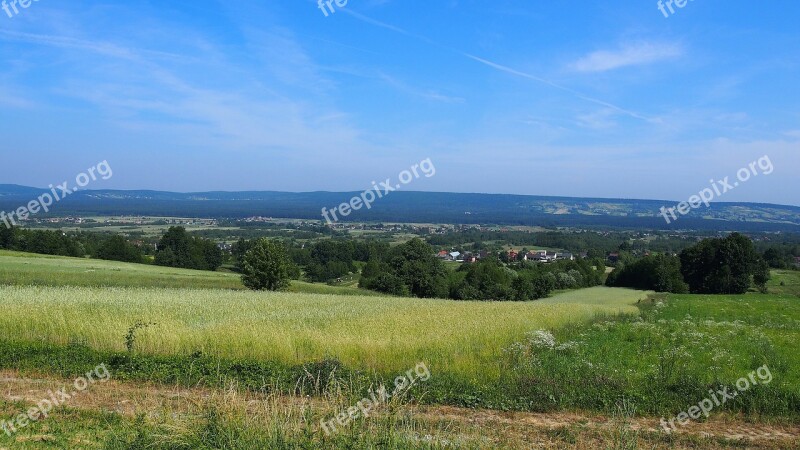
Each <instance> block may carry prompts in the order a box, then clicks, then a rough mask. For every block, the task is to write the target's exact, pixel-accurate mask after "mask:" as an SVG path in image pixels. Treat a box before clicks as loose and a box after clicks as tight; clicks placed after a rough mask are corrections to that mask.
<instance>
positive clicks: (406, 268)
mask: <svg viewBox="0 0 800 450" xmlns="http://www.w3.org/2000/svg"><path fill="white" fill-rule="evenodd" d="M604 270H605V265H604V264H603V263H602V262H599V263H598V267H595V266H593V265H592V264H591V263H589V262H587V261H584V260H578V261H559V262H556V263H552V264H536V263H528V262H520V263H513V264H504V263H503V262H502V261H500V259H498V257H497V255H490V256H488V257H487V258H483V259H481V260H480V261H479V262H476V263H471V264H463V265H462V266H460V267H459V268H458V269H457V270H456V271H454V272H450V271H448V270H447V268H446V267H445V265H444V263H443V262H442V261H441V260H440V259H438V258H437V257H436V256H435V253H434V250H433V247H431V246H430V245H428V244H427V243H425V242H424V241H422V240H420V239H413V240H411V241H409V242H407V243H405V244H402V245H399V246H397V247H394V248H392V249H391V250H390V251H389V252H388V253H387V254H386V256H385V258H383V259H373V260H370V261H369V262H368V263H367V265H366V266H365V267H364V270H363V271H362V274H361V282H360V286H361V287H363V288H365V289H371V290H375V291H379V292H385V293H388V294H393V295H411V296H415V297H422V298H431V297H437V298H452V299H456V300H498V301H501V300H518V301H524V300H535V299H538V298H543V297H546V296H548V295H549V294H550V293H551V292H552V291H553V290H554V289H570V288H579V287H589V286H596V285H598V284H601V283H602V277H603V273H604Z"/></svg>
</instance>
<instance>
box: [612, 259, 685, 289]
mask: <svg viewBox="0 0 800 450" xmlns="http://www.w3.org/2000/svg"><path fill="white" fill-rule="evenodd" d="M606 285H608V286H616V287H631V288H635V289H642V290H653V291H656V292H672V293H675V294H684V293H687V292H689V285H687V284H686V282H685V281H683V275H682V274H681V261H680V259H678V258H677V257H675V256H671V255H649V256H645V257H644V258H642V259H639V260H636V261H633V262H631V263H628V264H624V263H621V264H618V265H617V268H616V269H614V271H613V272H611V273H610V274H609V275H608V278H607V279H606Z"/></svg>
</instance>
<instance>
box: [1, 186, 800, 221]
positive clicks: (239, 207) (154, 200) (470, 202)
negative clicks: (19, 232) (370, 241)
mask: <svg viewBox="0 0 800 450" xmlns="http://www.w3.org/2000/svg"><path fill="white" fill-rule="evenodd" d="M46 192H49V190H43V189H38V188H32V187H26V186H18V185H0V211H7V212H8V211H13V210H16V209H17V208H19V207H20V206H24V205H27V204H28V202H30V201H31V200H34V199H36V198H37V197H38V196H40V195H42V194H43V193H46ZM357 195H360V193H357V192H305V193H292V192H271V191H262V192H197V193H175V192H162V191H116V190H97V191H90V190H87V191H79V192H75V193H72V194H70V195H69V196H67V197H66V198H64V199H63V200H62V201H61V202H58V203H57V204H56V205H54V206H53V207H52V208H51V211H50V213H49V214H50V215H51V216H52V215H57V216H70V215H79V216H90V215H103V216H105V215H143V216H167V217H214V218H221V217H228V218H244V217H251V216H265V217H281V218H296V219H312V220H322V215H321V210H322V208H323V207H325V208H328V209H332V208H335V207H336V206H337V205H340V204H342V203H344V202H349V201H350V199H351V198H353V197H355V196H357ZM676 203H677V202H675V201H659V200H628V199H600V198H570V197H542V196H530V195H506V194H457V193H444V192H403V191H397V192H391V193H389V194H387V195H386V196H385V197H383V198H382V199H379V200H376V201H375V203H374V204H373V205H372V208H371V209H369V210H367V209H365V208H362V209H361V210H359V211H354V212H353V213H352V214H350V215H349V216H348V217H346V218H344V219H343V221H351V222H352V221H379V222H416V223H465V224H471V223H480V224H497V225H538V226H545V227H554V226H561V227H582V228H594V227H616V228H633V229H642V228H644V229H693V230H720V231H723V230H737V231H796V232H800V207H797V206H782V205H771V204H761V203H713V204H712V205H711V207H710V208H705V207H701V208H699V209H697V210H695V211H692V212H691V213H689V214H688V215H686V216H683V217H680V218H679V220H677V221H675V222H673V223H672V224H670V225H667V223H666V221H665V220H664V218H663V217H662V216H661V215H660V208H661V207H662V206H666V207H674V206H675V205H676ZM36 217H46V215H44V214H41V213H40V214H38V215H37V216H36Z"/></svg>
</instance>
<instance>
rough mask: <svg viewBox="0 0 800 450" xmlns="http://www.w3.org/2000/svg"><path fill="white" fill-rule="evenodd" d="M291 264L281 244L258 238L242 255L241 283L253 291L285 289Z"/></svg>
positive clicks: (287, 285) (288, 281) (288, 280)
mask: <svg viewBox="0 0 800 450" xmlns="http://www.w3.org/2000/svg"><path fill="white" fill-rule="evenodd" d="M292 265H293V263H292V261H291V259H290V258H289V253H288V252H287V251H286V247H284V245H283V244H281V243H280V242H275V241H271V240H269V239H259V240H258V241H257V242H256V243H255V245H253V247H252V248H251V249H250V250H248V251H247V254H246V255H245V257H244V261H243V264H242V283H244V285H245V286H247V287H248V288H249V289H252V290H255V291H262V290H269V291H282V290H286V289H287V288H288V287H289V283H290V279H291V276H290V273H291V266H292Z"/></svg>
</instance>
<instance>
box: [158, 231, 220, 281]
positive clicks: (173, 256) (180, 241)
mask: <svg viewBox="0 0 800 450" xmlns="http://www.w3.org/2000/svg"><path fill="white" fill-rule="evenodd" d="M222 261H223V257H222V250H220V248H219V246H218V245H217V244H216V242H214V241H211V240H208V239H204V238H201V237H197V236H191V235H189V234H188V233H187V232H186V229H185V228H183V227H170V228H169V230H167V232H166V233H165V234H164V236H162V237H161V240H160V241H159V242H158V246H157V250H156V255H155V261H154V263H155V264H156V265H158V266H167V267H180V268H184V269H196V270H211V271H214V270H217V269H218V268H219V266H221V265H222Z"/></svg>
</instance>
